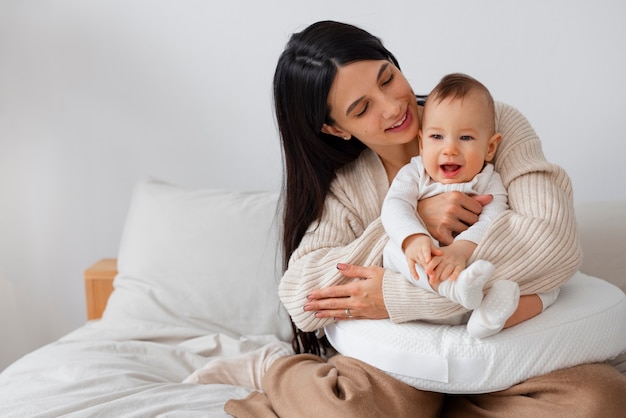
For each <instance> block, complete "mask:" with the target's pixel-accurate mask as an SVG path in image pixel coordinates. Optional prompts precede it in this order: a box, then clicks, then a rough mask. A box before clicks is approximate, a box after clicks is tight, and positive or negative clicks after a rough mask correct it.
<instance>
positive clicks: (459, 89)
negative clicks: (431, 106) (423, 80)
mask: <svg viewBox="0 0 626 418" xmlns="http://www.w3.org/2000/svg"><path fill="white" fill-rule="evenodd" d="M471 93H478V94H481V95H482V96H483V97H484V99H485V100H486V101H487V103H486V104H487V111H488V112H489V115H487V117H489V120H490V121H491V123H492V128H491V131H492V132H495V130H496V122H495V117H496V116H495V115H496V111H495V104H494V101H493V97H492V96H491V93H490V92H489V89H487V87H485V85H484V84H483V83H481V82H480V81H478V80H476V79H475V78H473V77H470V76H469V75H467V74H462V73H453V74H448V75H446V76H444V77H443V78H442V79H441V81H440V82H439V83H438V84H437V85H436V86H435V88H434V89H433V90H432V91H431V92H430V94H429V95H428V98H427V99H426V105H427V104H428V102H429V101H434V102H435V103H441V102H442V101H444V100H446V99H463V98H465V97H467V96H468V95H470V94H471Z"/></svg>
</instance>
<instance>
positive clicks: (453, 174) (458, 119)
mask: <svg viewBox="0 0 626 418" xmlns="http://www.w3.org/2000/svg"><path fill="white" fill-rule="evenodd" d="M492 118H493V114H492V113H491V112H489V110H488V106H487V101H486V99H485V98H484V97H483V96H481V95H479V94H473V93H472V94H470V95H468V96H466V97H464V98H462V99H456V98H452V99H444V100H443V101H435V100H432V101H429V102H428V103H427V104H426V108H425V109H424V115H423V122H422V129H421V131H420V146H421V149H420V154H421V155H422V160H423V162H424V166H425V168H426V171H427V172H428V174H429V175H430V177H432V178H433V179H434V180H435V181H437V182H440V183H446V184H447V183H462V182H467V181H470V180H471V179H472V178H473V177H474V176H476V174H478V173H479V172H480V171H481V170H482V169H483V166H484V163H485V161H491V159H492V158H493V155H494V154H495V152H496V148H497V146H498V142H499V141H500V135H498V134H494V132H493V119H492Z"/></svg>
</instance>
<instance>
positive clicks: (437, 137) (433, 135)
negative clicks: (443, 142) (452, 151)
mask: <svg viewBox="0 0 626 418" xmlns="http://www.w3.org/2000/svg"><path fill="white" fill-rule="evenodd" d="M430 137H431V138H432V139H443V135H441V134H432V135H430Z"/></svg>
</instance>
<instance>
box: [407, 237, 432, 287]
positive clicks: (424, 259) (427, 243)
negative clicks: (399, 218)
mask: <svg viewBox="0 0 626 418" xmlns="http://www.w3.org/2000/svg"><path fill="white" fill-rule="evenodd" d="M403 246H404V255H405V257H406V262H407V263H408V264H409V271H410V272H411V275H412V276H413V278H415V280H419V278H420V277H419V275H418V274H417V270H416V269H415V264H416V263H417V264H419V265H420V266H422V267H425V266H427V265H428V263H430V262H431V260H432V257H433V256H436V255H440V254H441V251H440V250H439V248H437V247H436V246H435V245H434V244H433V240H432V239H431V238H430V237H429V236H428V235H424V234H416V235H411V236H410V237H408V238H407V239H405V240H404V243H403Z"/></svg>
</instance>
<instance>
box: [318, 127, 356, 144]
mask: <svg viewBox="0 0 626 418" xmlns="http://www.w3.org/2000/svg"><path fill="white" fill-rule="evenodd" d="M322 132H323V133H325V134H329V135H333V136H336V137H339V138H341V139H345V140H346V141H348V140H350V138H352V135H350V134H349V133H347V132H346V131H344V130H341V129H339V128H337V127H335V126H332V125H328V124H326V123H325V124H323V125H322Z"/></svg>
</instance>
